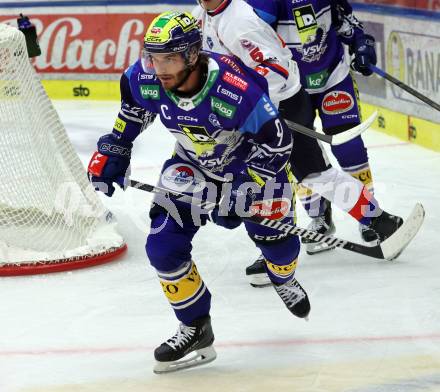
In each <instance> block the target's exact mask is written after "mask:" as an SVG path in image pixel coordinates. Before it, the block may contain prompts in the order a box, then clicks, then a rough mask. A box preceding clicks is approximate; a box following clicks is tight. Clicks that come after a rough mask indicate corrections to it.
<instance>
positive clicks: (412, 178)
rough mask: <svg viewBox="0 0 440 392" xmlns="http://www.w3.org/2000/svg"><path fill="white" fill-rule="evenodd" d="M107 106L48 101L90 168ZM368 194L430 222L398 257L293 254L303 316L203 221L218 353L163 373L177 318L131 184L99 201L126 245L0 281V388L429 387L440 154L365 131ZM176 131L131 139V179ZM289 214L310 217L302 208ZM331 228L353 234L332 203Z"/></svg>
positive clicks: (200, 247) (162, 152)
mask: <svg viewBox="0 0 440 392" xmlns="http://www.w3.org/2000/svg"><path fill="white" fill-rule="evenodd" d="M118 106H119V104H118V102H105V103H103V102H86V103H81V102H69V101H65V102H56V108H57V110H58V111H59V113H60V116H61V118H62V121H63V123H64V124H65V126H66V128H67V131H68V133H69V136H70V137H71V139H72V141H73V143H74V145H75V148H76V150H77V152H78V154H79V155H80V157H81V159H82V160H83V162H84V163H85V164H86V163H87V162H88V160H89V157H90V156H91V153H92V151H93V150H94V148H95V144H96V140H97V139H98V137H99V136H100V135H102V134H104V133H106V132H108V131H109V130H110V129H111V127H112V125H113V122H114V119H115V115H116V113H117V111H118ZM364 140H366V143H367V145H368V146H369V156H370V162H371V166H372V170H373V176H374V180H375V188H376V194H377V197H378V199H379V200H380V201H381V203H382V206H383V207H384V208H385V209H387V210H388V211H390V212H392V213H396V214H400V215H402V216H403V217H405V216H406V215H407V214H408V213H409V212H410V210H411V208H412V206H413V204H414V203H415V202H416V201H420V202H421V203H422V204H423V205H424V207H425V209H426V219H425V223H424V226H423V227H422V229H421V231H420V233H419V234H418V235H417V236H416V238H415V240H414V242H413V243H412V244H410V245H409V246H408V248H407V249H406V251H405V252H404V253H403V254H402V255H401V257H400V258H399V259H398V260H396V261H394V262H383V261H377V260H373V259H369V258H367V257H363V256H361V255H357V254H354V253H349V252H346V251H343V250H336V251H333V252H328V253H324V254H321V255H315V256H308V255H306V254H305V252H304V253H301V256H300V262H299V266H298V269H297V278H298V280H299V281H300V282H301V283H302V285H303V286H304V288H306V290H307V291H308V293H309V296H310V300H311V304H312V311H311V314H310V321H309V322H305V321H303V320H300V319H296V318H294V317H293V316H292V315H291V314H290V313H288V311H287V310H286V309H285V308H284V305H283V304H282V303H281V301H280V299H279V298H278V297H277V295H276V293H275V291H274V290H273V289H271V288H265V289H254V288H251V287H250V286H249V285H248V283H247V281H246V277H245V275H244V269H245V267H246V266H247V265H248V264H249V263H250V262H252V261H253V259H254V257H256V256H257V255H258V252H257V250H256V248H255V247H254V246H253V245H252V243H251V242H250V241H249V239H248V238H247V236H246V234H245V232H244V230H242V229H241V228H239V229H237V230H234V231H227V230H225V229H222V228H219V227H216V226H214V225H208V226H206V227H204V228H202V229H201V230H200V231H199V233H198V235H197V236H196V238H195V241H194V251H193V258H194V260H195V262H196V263H197V266H198V269H199V272H200V273H201V275H202V277H203V279H204V280H205V282H206V283H207V286H208V287H209V289H210V291H211V293H212V294H213V303H212V322H213V328H214V332H215V336H216V344H215V346H216V349H217V352H218V358H217V360H216V361H215V362H213V363H211V364H209V365H207V366H205V367H200V368H197V369H192V370H188V371H185V372H181V373H176V374H172V375H165V376H163V375H162V376H156V375H154V374H153V373H152V367H153V350H154V347H155V346H156V345H158V344H159V343H161V342H162V341H163V340H164V339H166V338H168V337H170V336H171V335H172V334H173V333H174V332H175V329H176V328H177V322H176V320H175V318H174V314H173V313H172V311H171V309H170V307H169V306H168V303H167V301H166V299H165V297H164V295H163V294H162V290H161V287H160V285H159V283H158V280H157V278H156V275H155V272H154V270H153V269H152V268H151V267H150V266H149V264H148V261H147V260H146V256H145V252H144V243H145V237H146V233H147V232H148V222H149V221H148V214H147V211H148V206H149V203H150V201H151V196H150V195H149V194H147V193H144V192H141V191H138V190H133V189H129V190H127V191H126V192H125V193H124V192H122V191H117V192H116V194H115V195H114V197H112V198H111V199H110V198H106V197H105V196H102V197H103V200H104V202H105V204H106V206H107V207H108V208H110V209H111V210H112V211H113V213H114V214H115V215H116V216H117V218H118V221H119V229H120V231H121V232H122V234H123V235H124V237H125V239H126V241H127V243H128V246H129V251H128V254H127V255H126V256H125V257H124V258H122V259H120V260H119V261H117V262H114V263H111V264H107V265H104V266H100V267H96V268H90V269H86V270H79V271H74V272H69V273H58V274H52V275H45V276H33V277H17V278H1V280H0V320H1V322H0V392H10V391H13V392H17V391H20V392H31V391H32V392H36V391H39V392H43V391H44V392H66V391H68V392H74V391H75V392H78V391H87V392H101V391H105V392H116V391H118V392H125V391H136V392H137V391H153V392H156V391H158V392H161V391H173V392H174V391H185V392H186V391H188V392H191V391H196V392H197V391H209V392H214V391H240V392H241V391H243V392H244V391H289V392H291V391H313V392H315V391H316V392H318V391H319V392H321V391H322V392H332V391H337V392H340V391H347V392H379V391H380V392H396V391H405V392H409V391H430V392H432V391H440V314H439V312H440V260H439V253H440V252H439V246H440V241H439V234H438V233H439V231H440V222H439V217H440V212H439V209H440V207H439V205H438V203H439V200H440V199H439V192H440V154H438V153H434V152H432V151H429V150H427V149H424V148H421V147H417V146H414V145H411V144H408V143H404V142H402V141H399V140H397V139H394V138H391V137H388V136H386V135H384V134H382V133H378V132H375V131H372V130H370V131H368V132H367V133H366V134H365V137H364ZM173 145H174V139H173V138H172V137H171V136H170V135H169V134H168V133H167V131H166V130H165V129H164V128H163V127H161V126H160V124H158V125H156V126H154V129H149V130H147V131H145V132H144V134H142V135H141V136H140V137H139V139H138V140H137V141H136V146H135V150H134V153H133V155H134V158H133V161H132V163H133V174H132V178H134V179H138V180H142V181H146V182H149V183H153V184H154V183H155V182H156V179H157V176H158V173H159V169H160V166H161V163H162V161H163V160H165V159H166V158H168V157H169V156H170V154H171V152H172V149H173ZM298 210H299V221H298V222H299V224H300V225H301V226H306V225H307V224H308V218H307V217H306V216H305V213H304V212H303V210H302V208H301V207H300V206H299V207H298ZM335 220H336V226H337V235H338V236H339V237H342V238H347V239H351V240H355V241H360V237H359V232H358V229H357V224H356V222H354V221H353V220H352V219H351V218H349V217H347V216H346V215H344V214H343V213H340V212H339V211H335Z"/></svg>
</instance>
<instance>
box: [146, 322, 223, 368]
mask: <svg viewBox="0 0 440 392" xmlns="http://www.w3.org/2000/svg"><path fill="white" fill-rule="evenodd" d="M213 342H214V334H213V332H212V328H211V317H209V316H206V317H203V318H200V319H197V320H194V322H192V323H191V325H185V324H183V323H181V324H180V325H179V329H178V330H177V332H176V334H175V335H174V336H173V337H171V338H170V339H168V340H167V341H166V342H165V343H162V344H161V345H160V346H159V347H157V348H156V350H154V358H155V359H156V366H155V367H154V373H169V372H175V371H177V370H181V369H187V368H190V367H194V366H199V365H202V364H205V363H208V362H211V361H213V360H214V359H215V358H216V357H217V353H216V352H215V350H214V347H213V346H212V344H213ZM190 353H194V354H195V355H191V356H190V357H189V358H184V357H185V356H186V355H188V354H190Z"/></svg>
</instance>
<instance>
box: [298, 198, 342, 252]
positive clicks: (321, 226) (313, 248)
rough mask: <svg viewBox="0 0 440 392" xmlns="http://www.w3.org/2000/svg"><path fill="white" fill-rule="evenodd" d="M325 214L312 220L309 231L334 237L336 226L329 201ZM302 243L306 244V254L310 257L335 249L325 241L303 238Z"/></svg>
mask: <svg viewBox="0 0 440 392" xmlns="http://www.w3.org/2000/svg"><path fill="white" fill-rule="evenodd" d="M324 203H325V210H324V213H323V214H322V215H320V216H317V217H316V218H312V221H311V222H310V224H309V225H308V226H307V229H308V230H313V231H316V232H318V233H319V234H325V235H332V234H334V233H335V231H336V229H335V225H334V224H333V219H332V205H331V204H330V202H329V201H327V200H325V201H324ZM301 242H302V243H303V244H306V252H307V254H309V255H313V254H316V253H320V252H324V251H326V250H331V249H334V248H335V246H331V245H328V244H327V243H325V242H323V241H313V240H311V239H308V238H302V239H301Z"/></svg>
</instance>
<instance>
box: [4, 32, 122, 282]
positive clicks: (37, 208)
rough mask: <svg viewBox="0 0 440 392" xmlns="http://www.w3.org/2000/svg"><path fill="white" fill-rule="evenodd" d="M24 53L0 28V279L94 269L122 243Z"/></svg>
mask: <svg viewBox="0 0 440 392" xmlns="http://www.w3.org/2000/svg"><path fill="white" fill-rule="evenodd" d="M115 226H116V223H115V222H114V220H113V219H112V216H111V213H110V212H109V211H107V210H106V209H105V208H104V206H103V204H102V203H101V201H100V199H99V197H98V196H97V195H96V193H95V191H94V189H93V188H92V186H91V185H90V184H89V182H88V179H87V175H86V172H85V170H84V168H83V166H82V163H81V161H80V160H79V157H78V156H77V154H76V152H75V150H74V149H73V146H72V144H71V142H70V141H69V139H68V137H67V134H66V132H65V129H64V127H63V125H62V123H61V121H60V119H59V117H58V115H57V113H56V111H55V109H54V107H53V106H52V104H51V102H50V100H49V98H48V97H47V95H46V92H45V91H44V89H43V86H42V85H41V83H40V81H39V78H38V76H37V74H36V72H35V70H34V69H33V66H32V64H31V63H30V60H29V58H28V56H27V50H26V42H25V38H24V35H23V34H22V33H21V32H20V31H19V30H17V29H16V28H14V27H11V26H8V25H6V24H0V276H5V275H23V274H35V273H45V272H55V271H63V270H70V269H76V268H82V267H86V266H91V265H96V264H101V263H103V262H106V261H109V260H111V259H113V258H115V257H116V256H118V255H120V254H121V253H122V252H123V251H124V250H125V249H126V245H125V243H124V240H123V238H122V237H121V236H120V235H119V234H118V232H117V231H116V227H115Z"/></svg>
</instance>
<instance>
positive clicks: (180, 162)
mask: <svg viewBox="0 0 440 392" xmlns="http://www.w3.org/2000/svg"><path fill="white" fill-rule="evenodd" d="M200 47H201V33H200V29H199V27H198V24H197V21H196V20H195V19H194V18H193V17H192V15H191V14H189V13H179V12H165V13H163V14H161V15H159V16H158V17H156V18H155V19H154V20H153V22H152V23H151V25H150V26H149V28H148V29H147V32H146V34H145V39H144V53H143V57H142V59H140V60H139V61H137V62H136V63H134V64H133V65H132V66H130V67H129V68H128V69H127V70H126V71H125V72H124V74H123V75H122V77H121V96H122V97H121V110H120V112H119V114H118V117H117V119H116V123H115V126H114V128H113V130H112V132H111V133H110V134H107V135H104V136H102V137H101V138H100V139H99V141H98V149H97V151H96V152H95V153H94V155H93V157H92V159H91V161H90V163H89V168H88V172H89V177H90V179H91V181H92V183H93V184H94V186H95V188H96V189H98V190H101V191H103V192H105V193H106V194H107V195H108V196H111V195H112V193H113V192H114V190H115V188H114V183H117V184H119V185H120V186H123V184H124V177H125V175H126V171H127V168H128V166H129V164H130V157H131V150H132V147H133V142H134V141H135V139H136V137H138V136H139V134H140V133H141V132H142V131H143V130H144V129H145V128H147V127H148V125H149V124H151V123H152V121H153V120H154V118H155V117H156V116H157V115H158V116H159V117H160V120H161V121H162V123H163V124H164V125H165V127H166V128H167V129H168V130H169V131H170V132H171V133H172V134H173V136H174V137H175V138H176V139H177V142H176V145H175V150H174V153H173V155H172V157H171V158H170V159H169V160H167V161H166V162H165V163H164V165H163V168H162V171H161V176H160V180H159V184H160V185H161V186H162V187H165V188H171V189H176V188H177V189H178V190H181V191H184V192H185V193H187V194H188V195H192V194H194V193H197V194H200V195H202V196H207V195H206V194H205V190H206V189H208V190H209V191H212V189H214V191H215V192H214V193H215V198H216V200H220V198H221V197H222V199H221V200H225V198H226V200H227V202H226V203H221V204H222V206H224V210H222V209H221V208H216V209H214V211H213V212H212V214H211V219H212V220H213V221H214V222H215V223H217V224H219V225H221V226H224V227H226V228H230V229H232V228H235V227H238V226H239V225H240V224H241V223H242V221H241V219H240V216H243V214H246V213H248V214H249V213H250V214H259V213H261V214H264V217H265V218H269V219H277V220H281V221H283V222H286V223H289V224H294V211H293V210H294V204H293V202H292V198H293V191H292V187H291V181H290V180H291V173H290V169H289V165H288V161H289V156H290V151H291V149H292V135H291V132H290V131H289V130H288V129H287V128H286V127H285V125H284V123H283V121H282V120H281V119H280V117H279V115H278V112H277V109H276V108H275V106H274V105H273V104H272V102H271V101H270V99H269V98H268V95H267V82H266V80H265V78H264V77H262V76H261V75H259V74H258V73H256V72H255V71H253V70H252V69H250V68H248V67H246V66H245V65H244V64H243V63H241V62H240V61H239V60H237V59H234V58H232V57H230V56H226V55H219V54H213V53H212V54H207V53H203V52H201V51H200ZM145 137H147V135H145ZM208 185H209V186H208ZM169 201H170V200H169V199H168V202H169ZM172 205H173V207H174V208H175V210H176V211H177V214H175V213H172V212H170V210H167V209H166V208H165V203H164V200H160V199H159V198H158V197H157V198H156V199H155V201H154V203H153V205H152V207H151V210H150V217H151V231H150V234H149V235H148V238H147V243H146V252H147V255H148V258H149V260H150V263H151V265H152V266H153V267H154V268H155V269H156V272H157V274H158V277H159V280H160V283H161V286H162V289H163V291H164V293H165V295H166V297H167V299H168V301H169V302H170V305H171V307H172V309H173V310H174V312H175V315H176V317H177V319H178V320H179V321H180V326H179V329H178V331H177V333H176V334H175V335H174V336H172V337H171V338H170V339H168V340H167V341H166V342H164V343H163V344H162V345H160V346H159V347H158V348H157V349H156V350H155V353H154V355H155V358H156V361H157V364H156V367H155V371H156V372H158V373H162V372H169V371H173V370H178V369H181V368H185V367H189V366H196V365H199V364H201V363H204V362H208V361H212V360H214V359H215V356H216V354H215V351H214V349H213V346H212V344H213V341H214V334H213V332H212V328H211V321H210V302H211V294H210V292H209V290H208V288H207V287H206V285H205V283H204V282H203V279H202V277H201V276H200V275H199V273H198V272H197V267H196V264H195V261H194V260H193V258H192V256H191V250H192V239H193V237H194V235H195V234H196V232H197V231H198V230H199V228H200V226H201V225H203V224H204V223H206V221H207V219H208V218H207V216H206V215H204V214H202V215H195V214H194V209H193V208H192V206H191V205H190V204H186V203H183V202H182V201H178V200H174V201H173V203H172ZM245 228H246V231H247V233H248V235H249V237H250V238H251V239H252V240H253V241H254V242H255V244H256V246H257V247H258V248H259V249H260V250H261V252H262V253H263V255H264V257H265V258H266V260H267V263H266V265H267V270H268V275H269V277H270V279H271V282H272V283H273V286H274V288H275V290H276V292H277V293H278V295H279V296H280V298H281V299H282V301H283V302H284V303H285V305H286V306H287V308H288V309H289V310H290V311H291V312H292V313H293V314H294V315H296V316H297V317H301V318H304V317H307V315H308V314H309V311H310V303H309V300H308V296H307V294H306V292H305V290H304V289H303V288H302V287H301V285H300V284H299V283H298V281H297V280H296V279H295V276H294V275H295V269H296V265H297V258H298V253H299V247H300V244H299V240H298V237H297V236H286V235H284V234H280V233H279V232H277V231H275V230H272V229H269V228H266V227H263V226H259V225H257V224H253V223H249V222H245ZM269 238H270V240H268V239H269ZM274 239H276V240H274ZM194 352H196V356H195V357H194V358H192V359H190V360H188V359H187V357H186V356H187V354H189V353H193V354H194Z"/></svg>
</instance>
